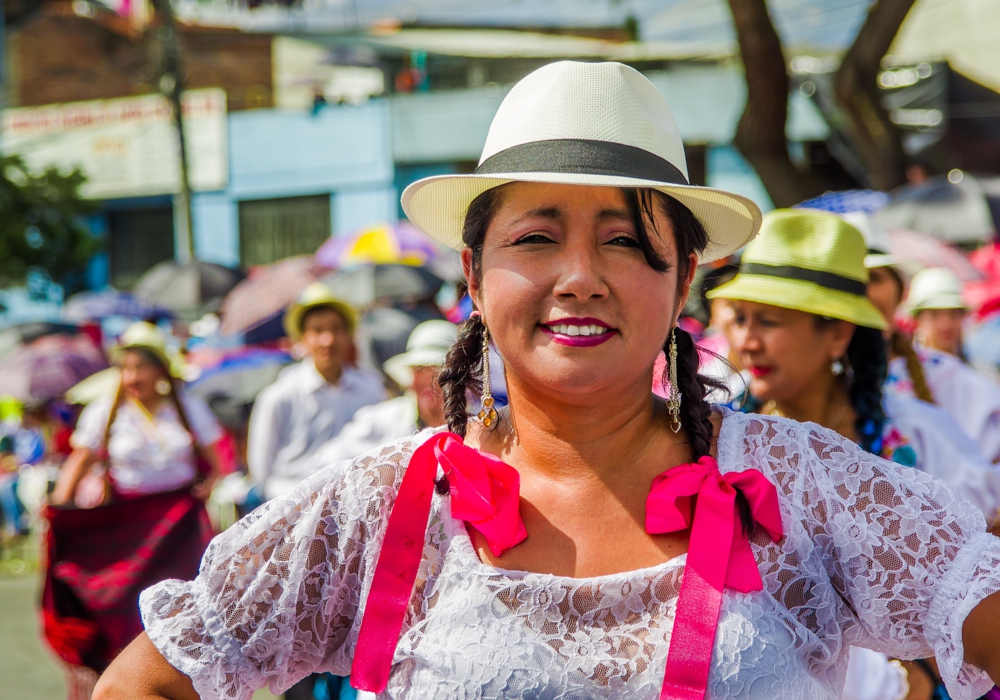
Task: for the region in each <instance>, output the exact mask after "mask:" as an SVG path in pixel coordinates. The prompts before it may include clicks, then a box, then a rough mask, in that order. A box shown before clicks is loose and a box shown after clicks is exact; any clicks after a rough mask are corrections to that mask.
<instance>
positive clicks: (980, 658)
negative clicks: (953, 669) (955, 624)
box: [962, 593, 1000, 685]
mask: <svg viewBox="0 0 1000 700" xmlns="http://www.w3.org/2000/svg"><path fill="white" fill-rule="evenodd" d="M997 621H1000V593H994V594H993V595H991V596H989V597H987V598H984V599H983V600H982V601H981V602H980V603H979V605H977V606H976V607H974V608H973V609H972V612H970V613H969V616H968V617H967V618H965V624H964V625H963V626H962V643H963V644H964V645H965V661H966V663H970V664H972V665H973V666H975V667H976V668H981V669H982V670H984V671H986V673H987V674H988V675H989V677H990V678H991V679H992V680H993V682H994V683H995V684H998V685H1000V636H998V635H997Z"/></svg>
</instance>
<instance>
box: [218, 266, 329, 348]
mask: <svg viewBox="0 0 1000 700" xmlns="http://www.w3.org/2000/svg"><path fill="white" fill-rule="evenodd" d="M329 272H330V271H329V270H328V269H326V268H324V267H320V266H318V265H317V264H316V261H315V260H313V258H312V257H311V256H308V255H299V256H297V257H294V258H285V259H284V260H279V261H278V262H276V263H272V264H271V265H265V266H261V267H256V268H254V269H253V270H251V271H250V274H249V275H248V276H247V278H246V279H245V280H243V281H242V282H240V283H239V284H238V285H236V286H235V287H234V288H233V291H231V292H230V293H229V294H228V295H227V296H226V298H225V300H224V301H223V302H222V308H221V309H220V310H219V313H220V315H221V316H222V325H221V327H220V331H221V332H222V333H223V335H233V334H235V333H245V332H247V331H248V330H252V329H254V328H256V327H257V326H259V325H261V324H262V323H264V322H266V321H268V320H270V319H271V318H273V317H274V316H275V314H278V313H281V312H282V311H284V310H285V308H286V307H287V306H288V305H289V304H291V303H292V302H293V301H295V300H296V299H297V298H298V296H299V294H301V293H302V290H303V289H305V288H306V287H308V286H309V285H310V284H312V283H313V282H315V281H316V280H318V279H319V278H320V277H321V276H322V275H324V274H327V273H329Z"/></svg>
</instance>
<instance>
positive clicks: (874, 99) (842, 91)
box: [834, 0, 914, 190]
mask: <svg viewBox="0 0 1000 700" xmlns="http://www.w3.org/2000/svg"><path fill="white" fill-rule="evenodd" d="M913 2H914V0H877V1H876V3H875V4H874V5H872V7H871V9H870V10H869V11H868V18H867V19H866V20H865V23H864V25H863V26H862V27H861V30H860V31H859V32H858V36H857V37H856V38H855V39H854V43H853V44H852V45H851V48H850V49H848V51H847V53H846V54H845V55H844V58H843V60H842V61H841V63H840V68H838V69H837V75H836V77H835V79H834V89H835V91H836V94H837V101H838V102H840V105H841V107H843V109H844V113H845V115H846V117H847V122H848V125H849V129H850V137H851V139H852V141H853V142H854V144H855V145H856V147H857V149H858V153H859V155H860V156H861V158H862V160H864V162H865V165H866V166H867V168H868V172H869V173H870V175H871V183H870V184H871V186H872V187H875V188H877V189H881V190H890V189H892V188H894V187H897V186H899V185H901V184H903V183H905V182H906V174H905V172H906V155H905V154H904V153H903V146H902V142H901V140H900V134H899V130H898V129H897V128H896V125H895V124H893V123H892V121H891V120H890V119H889V114H888V112H886V110H885V108H884V107H883V106H882V99H881V92H880V90H879V87H878V72H879V69H880V68H881V64H882V59H883V58H884V57H885V54H886V52H888V50H889V47H890V46H891V45H892V40H893V39H894V38H895V37H896V34H897V33H898V32H899V27H900V25H902V24H903V20H904V19H906V15H907V13H909V11H910V8H911V7H913Z"/></svg>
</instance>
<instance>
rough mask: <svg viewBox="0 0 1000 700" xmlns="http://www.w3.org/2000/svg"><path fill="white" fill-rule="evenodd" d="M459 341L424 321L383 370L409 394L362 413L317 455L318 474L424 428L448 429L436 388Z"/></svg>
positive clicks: (445, 326)
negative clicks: (319, 470)
mask: <svg viewBox="0 0 1000 700" xmlns="http://www.w3.org/2000/svg"><path fill="white" fill-rule="evenodd" d="M457 339H458V326H456V325H455V324H454V323H450V322H448V321H424V322H423V323H421V324H420V325H419V326H417V327H416V328H414V329H413V332H412V333H411V334H410V338H409V340H408V341H407V343H406V352H404V353H402V354H401V355H396V356H395V357H390V358H389V359H388V360H387V361H386V363H385V364H384V365H383V367H382V369H383V370H384V371H385V373H386V374H388V375H389V377H391V378H392V380H393V381H395V382H396V383H397V384H399V386H400V387H402V388H403V389H404V390H405V393H404V394H403V395H402V396H399V397H397V398H394V399H389V400H388V401H383V402H382V403H378V404H374V405H372V406H365V407H364V408H361V409H358V412H357V413H356V414H354V420H352V421H351V422H350V423H348V424H347V425H345V426H344V429H343V430H341V431H340V435H338V436H337V437H335V438H333V439H332V440H330V441H328V442H327V443H326V444H325V445H323V446H322V447H321V448H320V449H319V451H318V452H317V453H316V460H315V464H316V467H317V470H318V469H322V468H323V467H325V466H327V465H330V464H334V463H336V462H340V461H343V460H346V459H353V458H355V457H357V456H359V455H361V454H364V453H365V452H367V451H368V450H370V449H372V448H374V447H378V446H379V445H383V444H385V443H387V442H392V441H394V440H399V439H400V438H404V437H408V436H410V435H413V434H414V433H416V432H418V431H420V430H423V429H424V428H436V427H438V426H441V425H444V422H445V421H444V395H443V394H442V393H441V386H440V385H439V384H438V370H439V369H440V368H441V366H442V365H443V364H444V362H445V357H446V356H447V354H448V351H449V350H450V349H451V346H452V345H454V344H455V341H456V340H457Z"/></svg>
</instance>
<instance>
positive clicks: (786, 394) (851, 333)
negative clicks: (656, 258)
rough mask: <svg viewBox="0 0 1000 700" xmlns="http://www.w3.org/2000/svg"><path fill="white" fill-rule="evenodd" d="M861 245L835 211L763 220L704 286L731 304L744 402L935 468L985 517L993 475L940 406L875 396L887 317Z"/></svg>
mask: <svg viewBox="0 0 1000 700" xmlns="http://www.w3.org/2000/svg"><path fill="white" fill-rule="evenodd" d="M865 253H866V249H865V243H864V239H863V238H862V236H861V234H860V232H859V231H858V230H857V229H856V228H854V227H853V226H851V225H850V224H848V223H847V222H845V221H844V220H843V219H841V218H840V217H837V216H836V215H833V214H829V213H826V212H818V211H808V210H778V211H774V212H771V213H769V214H767V215H766V216H765V217H764V222H763V224H762V228H761V233H760V235H759V236H758V237H757V238H756V239H755V240H754V241H753V242H752V243H751V244H750V245H749V246H747V249H746V251H745V252H744V254H743V259H742V264H741V266H740V272H739V274H738V275H737V276H736V277H735V279H733V281H732V282H729V283H728V284H725V285H722V286H721V287H719V288H717V289H715V290H713V291H712V292H710V293H709V297H710V298H722V299H728V300H730V302H732V304H733V306H734V308H735V312H736V318H735V321H734V328H733V331H732V339H733V341H734V345H735V346H736V347H735V349H736V351H737V352H739V354H740V359H741V361H742V363H743V365H744V366H745V367H746V368H747V370H748V371H749V372H750V374H751V381H750V384H749V387H748V392H747V395H746V396H745V397H743V401H742V403H741V404H740V405H741V408H742V410H744V411H749V412H755V413H764V414H769V415H776V416H784V417H788V418H794V419H796V420H799V421H803V422H813V423H818V424H820V425H822V426H823V427H825V428H829V429H830V430H833V431H835V432H838V433H840V434H841V435H843V436H844V437H846V438H848V439H850V440H852V441H853V442H855V443H857V444H858V445H860V446H861V447H862V448H863V449H865V450H867V451H868V452H871V453H873V454H877V455H879V456H881V457H883V458H885V459H889V460H892V461H895V462H897V463H899V464H903V465H905V466H910V467H916V468H918V469H920V470H921V471H925V472H928V473H930V474H933V475H934V476H936V477H938V478H940V479H943V480H944V481H946V482H948V483H950V484H951V485H952V486H953V487H955V488H956V489H957V490H958V491H959V492H960V493H962V495H964V496H965V497H966V498H968V499H969V500H970V501H972V502H973V503H974V504H976V506H977V507H978V508H979V509H980V510H981V511H982V512H983V514H984V515H985V516H986V518H987V519H988V520H992V519H993V518H994V517H995V512H996V508H997V505H998V504H1000V472H998V471H996V470H995V469H993V468H992V465H991V464H990V463H989V461H988V460H987V459H985V458H984V457H983V456H982V454H981V452H980V451H979V449H978V447H977V446H976V445H975V444H974V443H973V442H972V441H971V440H970V439H969V438H968V437H967V436H966V435H964V434H963V432H962V431H961V430H960V429H959V428H958V426H957V425H955V423H954V421H953V420H952V419H951V418H950V417H949V416H948V414H947V413H945V412H944V411H942V410H940V409H939V408H936V407H934V406H931V405H929V404H926V403H923V402H918V401H915V400H913V399H908V398H905V397H902V396H898V395H894V394H886V395H883V391H882V385H883V383H884V382H885V378H886V373H887V357H886V345H885V340H884V337H883V334H882V331H883V330H885V329H886V327H887V323H886V320H885V318H884V317H883V315H882V314H881V313H879V311H878V309H877V308H876V307H875V306H874V305H873V304H872V302H871V301H870V300H869V299H868V297H867V295H866V285H867V282H868V271H867V270H866V268H865Z"/></svg>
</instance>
